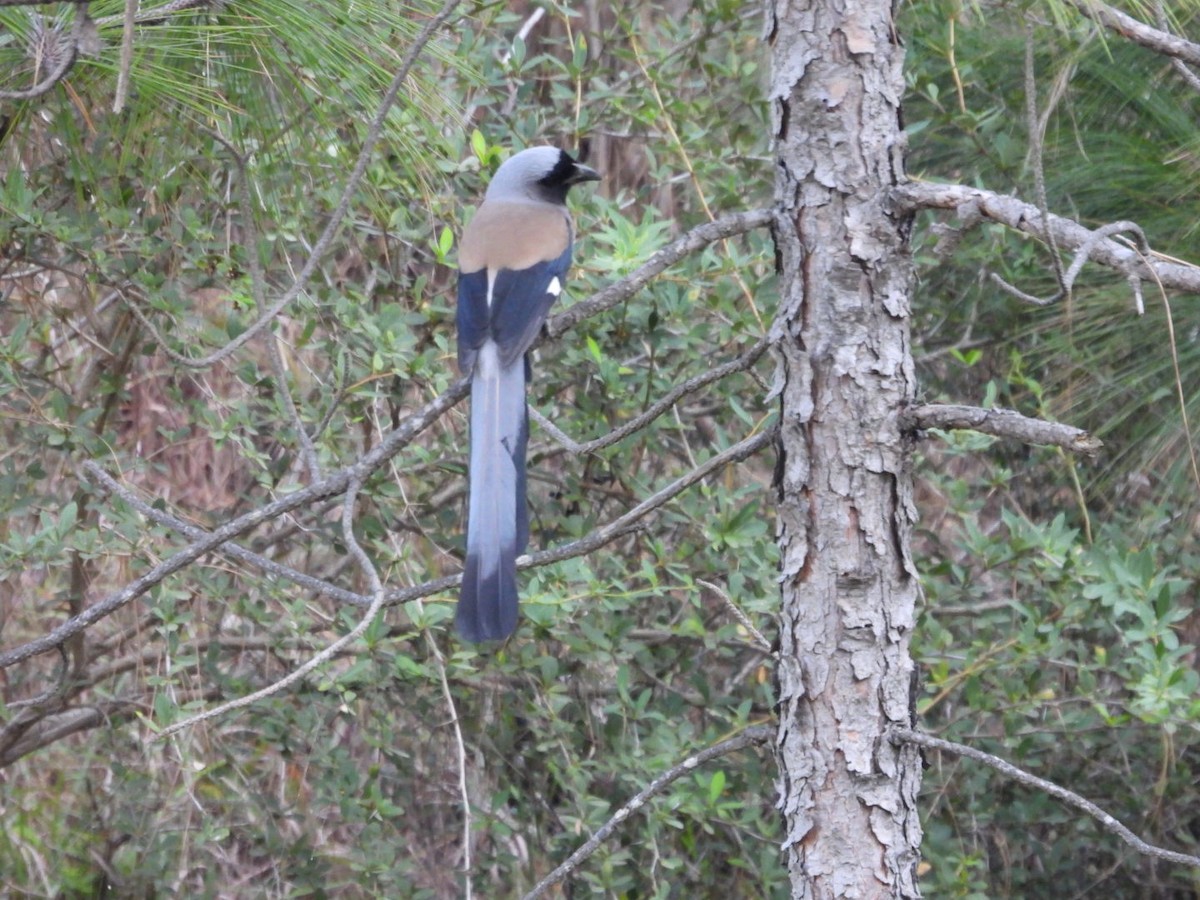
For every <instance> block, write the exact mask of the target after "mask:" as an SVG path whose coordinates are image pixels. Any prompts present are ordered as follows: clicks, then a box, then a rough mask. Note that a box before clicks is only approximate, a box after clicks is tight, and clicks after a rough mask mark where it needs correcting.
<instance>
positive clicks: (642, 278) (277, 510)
mask: <svg viewBox="0 0 1200 900" xmlns="http://www.w3.org/2000/svg"><path fill="white" fill-rule="evenodd" d="M771 220H772V213H771V211H770V210H751V211H750V212H746V213H737V214H734V215H731V216H726V217H724V218H721V219H718V220H717V221H716V222H710V223H707V224H704V225H701V226H699V227H697V228H695V229H693V230H692V231H690V232H688V233H687V234H686V235H684V236H683V237H681V238H680V239H679V240H677V241H675V242H673V243H671V244H669V245H668V246H667V247H664V248H663V249H662V250H659V251H658V252H657V253H655V254H654V256H652V257H651V259H650V261H649V262H647V263H646V264H645V265H643V266H641V267H640V268H639V269H638V270H637V271H635V272H634V273H633V274H631V275H629V276H627V277H626V278H623V279H621V280H620V281H618V282H616V283H614V284H612V285H609V286H608V287H607V288H604V289H603V290H601V291H598V292H597V293H596V294H594V295H593V296H592V297H590V298H589V299H588V300H585V301H582V302H581V303H578V304H576V305H575V306H573V307H571V309H569V310H567V311H566V312H564V313H561V314H560V315H558V316H556V317H555V318H554V319H552V320H551V322H550V323H549V325H554V326H556V327H555V328H554V330H553V333H554V334H561V333H562V332H563V331H565V330H566V329H567V328H571V327H574V326H575V325H576V324H577V323H578V322H580V321H582V320H583V319H585V318H587V317H588V316H591V315H595V314H596V313H599V312H601V311H603V310H606V309H609V308H611V307H612V306H614V305H616V304H617V303H620V302H621V301H622V300H624V299H626V298H628V297H630V296H632V295H633V294H634V293H636V291H637V290H638V289H640V288H641V287H642V286H644V285H645V284H646V282H647V281H649V280H650V279H651V278H652V277H653V276H654V275H657V274H658V273H659V272H661V271H663V270H664V269H666V268H667V266H669V265H671V264H672V263H674V262H676V261H678V260H679V259H681V258H683V257H684V256H686V255H688V254H689V253H692V252H695V251H696V250H698V249H701V248H703V247H705V246H707V245H708V244H710V243H712V242H713V241H717V240H720V239H721V238H723V237H730V236H732V235H734V234H738V233H740V232H743V231H748V230H750V229H752V228H758V227H762V226H763V225H767V224H769V223H770V222H771ZM743 358H744V357H743ZM735 362H736V361H735ZM469 390H470V382H469V380H467V379H465V378H460V379H459V380H458V381H457V382H455V384H454V385H453V386H452V387H450V388H449V389H448V390H447V391H446V392H445V393H443V394H441V395H440V396H438V397H436V398H434V399H433V400H431V401H429V402H428V403H427V404H425V406H423V407H422V408H421V409H420V410H418V411H417V412H415V413H413V414H412V415H410V416H409V417H408V418H407V419H405V420H404V422H402V423H401V424H400V425H399V426H398V427H397V428H395V429H393V430H392V431H391V432H390V433H389V434H388V435H387V436H386V437H385V438H384V439H383V440H382V441H381V442H380V443H379V444H378V445H377V446H376V447H375V448H374V449H373V450H372V451H371V452H369V453H367V454H366V455H365V456H363V457H362V458H361V459H360V460H358V461H357V462H356V463H354V464H353V465H350V466H347V467H345V468H343V469H340V470H338V471H337V472H334V473H332V474H331V475H329V476H327V477H325V478H323V479H321V480H320V481H317V482H315V483H313V484H311V485H309V486H308V487H307V488H304V489H303V490H299V491H296V492H295V493H293V494H289V495H287V496H286V497H282V498H280V499H279V500H276V501H274V502H273V503H269V504H267V505H266V506H264V507H261V508H260V509H257V510H251V511H250V512H248V513H246V514H245V515H242V516H239V517H238V518H236V519H232V520H230V521H229V522H227V523H226V524H225V525H223V526H221V527H220V528H217V529H215V530H214V531H212V532H206V533H205V536H204V537H203V538H198V539H196V540H194V541H193V542H192V543H191V544H189V545H188V546H187V547H185V548H183V549H182V550H180V551H179V552H178V553H175V554H174V555H172V556H170V557H168V558H167V559H165V560H163V561H162V562H160V563H159V564H158V565H156V566H154V567H153V568H152V569H151V570H150V571H148V572H146V573H145V574H144V575H142V576H141V577H140V578H138V579H136V580H134V581H133V582H130V583H129V584H128V585H126V586H125V587H124V588H122V589H121V590H119V591H117V592H116V593H114V594H111V595H109V596H108V597H106V598H105V599H104V600H102V601H100V602H99V603H96V604H95V605H94V606H90V607H88V608H87V609H86V610H84V611H83V612H82V613H80V614H79V615H78V616H75V617H73V618H70V619H68V620H67V621H65V622H63V623H62V624H61V625H59V626H58V627H57V628H55V629H54V630H53V631H51V632H50V633H49V634H46V635H43V636H42V637H40V638H36V639H35V640H32V641H28V642H27V643H24V644H20V645H18V646H17V647H14V648H12V649H10V650H6V651H4V652H0V669H5V668H8V667H10V666H12V665H15V664H16V663H19V662H22V661H24V660H26V659H29V658H30V657H32V656H37V655H39V654H42V653H49V652H50V651H52V650H54V649H55V648H56V647H58V646H60V645H61V644H62V643H63V642H64V641H66V640H67V639H69V638H71V637H73V636H74V635H76V634H78V633H79V632H81V631H83V630H84V629H86V628H89V627H90V626H91V625H93V624H95V623H96V622H98V621H100V620H101V619H103V618H106V617H107V616H110V615H112V614H113V613H114V612H116V611H117V610H118V609H120V608H121V607H123V606H125V605H126V604H128V603H129V602H131V601H133V600H135V599H137V598H138V597H140V596H142V595H143V594H145V593H146V592H147V591H149V590H150V589H151V588H153V587H154V586H155V585H157V584H159V583H160V582H161V581H162V580H163V579H165V578H167V577H168V576H170V575H173V574H174V573H175V572H178V571H180V570H182V569H184V568H185V567H187V566H188V565H190V564H191V563H193V562H195V561H196V560H197V559H199V558H200V557H201V556H203V555H204V554H206V553H210V552H212V551H214V550H216V549H218V548H219V547H221V546H222V545H223V544H226V543H228V542H230V541H232V540H234V539H235V538H237V537H238V536H239V535H242V534H245V533H246V532H248V531H250V530H251V529H253V528H255V527H257V526H258V525H261V524H262V523H264V522H267V521H270V520H272V519H276V518H278V517H279V516H281V515H284V514H285V513H288V512H291V511H292V510H293V509H298V508H300V507H302V506H306V505H308V504H310V503H313V502H316V501H318V500H323V499H326V498H328V497H331V496H333V495H335V494H338V493H341V492H343V491H345V490H346V488H347V487H348V486H349V484H350V483H351V481H352V480H353V479H364V478H366V477H367V476H369V475H370V474H371V473H372V472H374V471H375V470H376V469H377V468H379V467H380V466H381V465H383V464H384V463H385V462H387V461H388V460H389V459H391V458H392V457H393V456H395V455H396V454H397V453H398V452H400V450H401V449H403V448H404V447H405V446H407V445H408V444H409V443H411V442H412V441H413V440H414V439H415V438H416V437H417V436H418V435H419V434H420V433H421V432H423V431H424V430H425V429H426V428H428V427H429V425H431V424H432V423H433V422H434V421H436V420H437V419H438V418H440V417H441V416H442V415H443V414H444V413H445V412H446V411H447V410H449V409H450V408H452V407H453V406H454V405H455V404H457V403H458V402H459V401H460V400H461V399H462V398H463V397H465V396H466V395H467V393H468V392H469ZM773 436H774V429H771V430H768V431H766V432H762V433H760V434H757V435H755V436H754V437H751V438H747V439H746V440H744V441H742V442H741V443H740V444H736V445H734V446H733V447H730V448H729V449H727V450H725V451H724V452H722V453H719V454H717V455H716V456H714V457H713V458H711V459H710V460H709V461H708V462H706V463H704V464H702V465H700V466H699V467H697V468H696V469H693V470H692V471H691V472H689V473H688V474H687V475H685V476H683V477H682V478H681V479H679V480H678V481H676V482H674V483H672V485H670V486H668V487H667V488H664V489H663V490H662V491H659V492H658V493H657V494H655V495H654V496H653V497H650V498H649V499H647V500H645V501H643V502H642V503H640V504H638V506H636V507H634V509H632V510H630V511H629V512H628V513H626V514H625V515H624V516H621V517H620V518H618V519H617V520H615V521H614V522H612V523H610V524H609V525H607V526H605V527H604V528H602V529H599V530H598V531H596V532H593V533H592V534H590V535H588V536H587V537H585V538H582V539H580V540H578V541H575V542H574V543H572V544H569V545H566V546H565V547H562V548H558V549H555V550H547V551H543V552H541V553H537V554H534V555H532V556H528V555H526V556H523V557H521V561H519V562H518V567H520V568H525V567H528V566H541V565H546V564H547V563H551V562H557V561H558V560H560V559H569V558H571V557H574V556H580V555H582V554H584V553H588V552H591V551H592V550H594V549H596V548H598V547H601V546H604V545H605V544H606V543H608V542H609V541H612V540H615V539H616V538H617V537H620V536H621V535H622V534H624V533H625V532H627V531H628V530H629V528H630V523H633V522H635V521H636V520H637V519H639V518H641V517H642V516H644V515H646V514H647V513H648V512H650V511H652V510H653V509H656V508H657V507H659V506H662V505H663V504H664V503H666V502H667V501H668V500H669V499H671V497H673V496H675V495H676V494H678V493H680V492H681V491H683V490H685V489H686V488H687V487H689V486H690V485H692V484H694V483H695V482H696V481H698V480H700V479H701V478H703V477H705V475H707V474H708V473H709V472H710V471H712V470H713V469H714V468H717V467H719V466H722V465H725V464H726V463H728V462H735V461H740V460H742V459H745V458H746V457H748V456H750V455H751V454H752V453H754V452H755V451H757V450H758V449H760V448H761V447H763V446H765V445H766V444H767V443H768V442H769V441H770V440H771V439H772V438H773ZM97 473H101V474H97ZM83 474H84V477H85V478H87V477H88V476H91V477H94V478H95V479H96V480H97V481H100V482H103V481H104V478H103V477H101V476H102V474H103V470H102V469H101V468H100V467H99V466H98V465H97V464H96V463H95V462H91V461H88V462H85V463H84V464H83ZM460 580H461V575H453V576H447V577H446V578H439V579H436V580H434V581H429V582H426V583H425V584H423V585H418V586H415V587H411V588H407V589H404V590H400V591H389V592H388V593H387V603H388V605H392V604H395V603H403V602H407V601H409V600H414V599H417V598H419V597H426V596H429V595H430V594H433V593H437V592H440V591H444V590H449V589H450V588H452V587H454V585H456V584H458V583H459V581H460ZM344 599H347V600H348V601H349V602H351V603H355V605H360V603H359V602H358V601H356V600H351V599H349V598H348V597H345V598H344Z"/></svg>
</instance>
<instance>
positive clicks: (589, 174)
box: [567, 163, 604, 184]
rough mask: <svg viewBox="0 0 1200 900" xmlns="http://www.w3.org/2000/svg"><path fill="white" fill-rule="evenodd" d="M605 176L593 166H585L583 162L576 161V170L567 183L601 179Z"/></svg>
mask: <svg viewBox="0 0 1200 900" xmlns="http://www.w3.org/2000/svg"><path fill="white" fill-rule="evenodd" d="M603 177H604V176H603V175H601V174H600V173H599V172H597V171H596V170H595V169H593V168H592V167H591V166H585V165H584V164H583V163H575V170H574V171H573V172H572V173H571V177H570V178H569V179H568V180H567V184H579V183H581V182H584V181H599V180H600V179H601V178H603Z"/></svg>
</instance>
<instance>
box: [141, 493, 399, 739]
mask: <svg viewBox="0 0 1200 900" xmlns="http://www.w3.org/2000/svg"><path fill="white" fill-rule="evenodd" d="M361 488H362V480H361V478H359V477H353V478H351V480H350V483H349V485H347V486H346V495H345V498H344V499H343V500H342V540H343V542H344V543H345V545H346V549H347V550H348V551H349V552H350V555H351V556H352V557H353V558H354V559H355V561H356V562H357V563H358V565H359V568H360V569H361V570H362V573H363V575H364V577H365V578H366V579H367V583H368V585H369V586H370V588H371V596H372V600H371V605H370V606H369V607H367V611H366V612H365V613H363V616H362V618H361V619H359V621H358V624H357V625H355V626H354V627H353V628H352V629H350V631H349V632H347V633H346V634H344V635H343V636H342V637H340V638H338V639H337V640H336V641H334V642H333V643H332V644H330V645H329V646H328V647H326V648H325V649H324V650H322V651H321V652H320V653H317V654H315V655H314V656H313V657H312V658H311V659H310V660H308V662H306V663H304V664H303V665H301V666H298V667H297V668H295V669H293V670H292V671H291V672H288V674H286V675H284V676H283V677H282V678H280V679H279V680H278V681H275V682H274V683H272V684H269V685H267V686H266V687H264V688H261V689H259V690H257V691H254V692H253V693H251V694H247V695H245V696H244V697H238V698H237V699H235V700H230V701H229V702H228V703H221V704H219V705H217V706H214V707H213V708H212V709H206V710H204V711H203V712H199V713H196V714H195V715H192V716H187V717H186V718H184V719H180V720H179V721H178V722H175V723H173V724H171V725H168V726H167V727H166V728H164V729H162V730H161V731H159V732H158V733H156V734H154V735H152V736H151V737H150V741H161V740H163V739H164V738H168V737H170V736H171V735H173V734H177V733H179V732H180V731H183V730H184V729H185V728H191V727H192V726H193V725H199V724H200V723H201V722H205V721H208V720H209V719H213V718H216V717H217V716H222V715H225V714H226V713H230V712H234V711H235V710H238V709H244V708H245V707H247V706H250V705H251V704H252V703H256V702H257V701H259V700H262V699H264V698H266V697H270V696H272V695H274V694H278V693H279V692H280V691H282V690H284V689H285V688H287V687H289V686H290V685H293V684H295V683H296V682H297V681H299V680H300V679H301V678H303V677H304V676H306V675H307V674H308V673H309V672H311V671H313V670H314V669H316V668H318V667H320V666H322V665H324V664H325V663H327V662H328V661H329V660H331V659H333V658H334V657H335V656H337V655H338V654H339V653H340V652H341V651H342V650H343V649H344V648H346V647H348V646H350V645H351V644H353V643H354V642H355V641H357V640H358V639H359V638H360V637H362V635H363V633H364V632H365V631H366V630H367V629H368V628H369V627H370V626H371V623H372V622H374V621H375V617H376V616H377V615H379V614H380V613H381V612H382V611H383V607H384V601H385V598H386V592H385V591H384V589H383V582H382V581H381V580H380V578H379V572H378V571H376V569H375V566H374V564H373V563H372V562H371V559H370V557H368V556H367V553H366V551H365V550H363V548H362V546H361V545H360V544H359V543H358V539H357V538H355V536H354V508H355V505H356V501H357V499H358V492H359V490H360V489H361Z"/></svg>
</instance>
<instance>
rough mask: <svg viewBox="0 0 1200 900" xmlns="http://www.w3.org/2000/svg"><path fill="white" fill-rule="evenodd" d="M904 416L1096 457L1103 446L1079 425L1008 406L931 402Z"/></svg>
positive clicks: (916, 423)
mask: <svg viewBox="0 0 1200 900" xmlns="http://www.w3.org/2000/svg"><path fill="white" fill-rule="evenodd" d="M906 418H907V419H908V423H909V426H910V427H912V428H943V429H947V430H954V429H966V430H968V431H978V432H980V433H982V434H991V435H995V436H996V437H1002V438H1008V439H1009V440H1014V441H1020V442H1021V443H1023V444H1036V445H1039V446H1045V447H1062V448H1063V449H1064V450H1070V451H1071V452H1072V453H1080V454H1082V455H1084V456H1095V455H1096V454H1097V453H1098V452H1099V451H1100V449H1101V448H1102V447H1103V446H1104V444H1103V443H1102V442H1101V441H1100V440H1099V439H1098V438H1095V437H1093V436H1092V435H1091V434H1089V433H1088V432H1086V431H1084V430H1083V429H1082V428H1076V427H1074V426H1073V425H1064V424H1062V423H1061V422H1047V421H1046V420H1045V419H1034V418H1031V417H1029V416H1023V415H1021V414H1020V413H1019V412H1016V411H1015V410H1011V409H983V408H982V407H978V406H958V405H948V404H940V403H930V404H926V405H923V406H915V407H913V408H912V409H910V410H908V413H907V416H906Z"/></svg>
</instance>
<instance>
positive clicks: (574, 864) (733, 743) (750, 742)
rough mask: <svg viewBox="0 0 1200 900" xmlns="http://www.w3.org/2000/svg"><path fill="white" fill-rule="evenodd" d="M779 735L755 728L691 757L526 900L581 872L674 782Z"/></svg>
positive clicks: (657, 781) (657, 780) (650, 786)
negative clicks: (584, 864)
mask: <svg viewBox="0 0 1200 900" xmlns="http://www.w3.org/2000/svg"><path fill="white" fill-rule="evenodd" d="M775 731H776V729H775V726H774V725H751V726H750V727H749V728H747V729H746V730H745V731H743V732H741V734H737V735H734V736H733V737H731V738H727V739H726V740H723V741H719V742H718V743H716V744H713V745H712V746H710V747H705V748H704V749H703V750H701V751H700V752H699V753H695V754H693V755H692V756H689V757H688V758H687V759H685V760H684V761H683V762H681V763H679V764H678V765H675V766H672V767H671V768H670V769H668V770H667V771H665V772H663V773H662V774H661V775H659V776H658V777H657V778H655V779H654V780H653V781H652V782H650V783H649V784H648V785H646V787H645V788H643V789H642V790H640V791H638V792H637V793H636V794H634V795H633V797H631V798H630V799H629V800H628V801H627V802H626V803H625V804H624V805H623V806H621V808H620V809H618V810H617V811H616V812H615V813H613V815H612V817H611V818H609V820H608V821H607V822H605V823H604V824H603V825H601V826H600V828H598V829H597V830H596V833H595V834H593V835H592V836H591V837H590V838H588V840H587V841H586V842H584V844H583V845H582V846H581V847H579V849H578V850H576V851H575V852H574V853H572V854H571V855H570V856H569V857H567V860H566V861H565V862H564V863H563V864H562V865H560V866H559V867H558V868H557V869H555V870H554V871H553V872H551V873H550V874H549V875H547V876H546V877H545V878H543V879H542V880H541V881H539V882H538V883H537V884H536V885H535V886H534V888H533V890H531V891H530V892H529V893H528V894H526V895H525V898H524V900H536V898H538V897H541V896H542V895H543V894H545V893H546V891H547V890H549V889H550V888H552V887H553V886H554V885H556V884H558V883H559V882H560V881H562V880H563V879H564V878H566V877H567V876H568V875H570V874H571V873H572V872H574V871H575V870H576V869H578V868H579V866H580V864H581V863H582V862H583V861H584V860H585V859H587V858H588V857H589V856H591V855H592V854H593V853H595V852H596V850H597V849H599V847H600V845H601V844H602V843H604V841H605V840H607V839H608V836H609V835H610V834H612V833H613V832H614V831H615V830H616V828H617V826H618V825H620V824H621V823H622V822H624V821H625V820H626V819H628V818H629V817H630V816H631V815H633V814H634V813H635V812H638V811H639V810H640V809H641V808H642V807H643V806H645V805H646V802H647V801H648V800H649V799H650V798H651V797H653V796H654V795H655V794H660V793H662V792H663V791H664V790H665V789H666V788H668V787H669V786H670V785H671V784H672V783H673V782H675V781H678V780H679V779H680V778H682V777H683V776H684V775H687V774H688V773H690V772H693V771H695V770H696V768H697V767H698V766H701V765H703V764H704V763H706V762H708V761H710V760H713V759H717V758H719V757H722V756H726V755H728V754H730V753H735V752H736V751H738V750H744V749H745V748H746V747H752V746H758V745H760V744H765V743H766V742H767V741H768V740H770V739H771V736H772V735H774V734H775Z"/></svg>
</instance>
